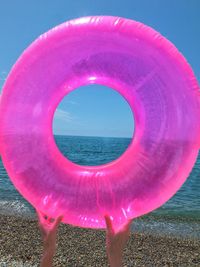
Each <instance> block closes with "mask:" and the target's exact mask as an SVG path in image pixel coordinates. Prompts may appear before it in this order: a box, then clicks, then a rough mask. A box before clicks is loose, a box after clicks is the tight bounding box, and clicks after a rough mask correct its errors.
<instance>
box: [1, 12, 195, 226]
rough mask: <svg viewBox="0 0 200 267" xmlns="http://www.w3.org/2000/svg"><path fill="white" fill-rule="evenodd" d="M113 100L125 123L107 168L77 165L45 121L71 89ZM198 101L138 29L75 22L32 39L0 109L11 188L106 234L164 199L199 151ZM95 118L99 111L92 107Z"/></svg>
mask: <svg viewBox="0 0 200 267" xmlns="http://www.w3.org/2000/svg"><path fill="white" fill-rule="evenodd" d="M93 83H96V84H101V85H105V86H109V87H111V88H113V89H114V90H116V91H118V92H119V93H120V94H121V95H122V96H123V97H124V98H125V99H126V101H127V102H128V103H129V105H130V107H131V110H132V112H133V115H134V119H135V131H134V136H133V138H132V142H131V144H130V146H129V147H128V149H127V150H126V151H125V153H124V154H123V155H122V156H121V157H120V158H118V159H117V160H115V161H113V162H111V163H109V164H105V165H101V166H92V167H91V166H79V165H76V164H74V163H72V162H71V161H69V160H68V159H67V158H65V157H64V156H63V155H62V154H61V152H60V151H59V149H58V147H57V146H56V143H55V140H54V137H53V133H52V119H53V116H54V112H55V110H56V108H57V106H58V104H59V103H60V101H61V100H62V99H63V97H64V96H66V95H67V94H68V93H69V92H71V91H72V90H74V89H76V88H78V87H80V86H82V85H88V84H93ZM199 99H200V93H199V86H198V83H197V80H196V78H195V76H194V74H193V71H192V69H191V68H190V66H189V64H188V63H187V62H186V60H185V59H184V57H183V56H182V55H181V54H180V52H178V50H177V49H176V48H175V46H174V45H173V44H172V43H170V42H169V41H168V40H167V39H165V38H164V37H162V36H161V35H160V34H159V33H158V32H156V31H155V30H153V29H152V28H150V27H147V26H145V25H143V24H141V23H139V22H135V21H132V20H128V19H124V18H118V17H107V16H105V17H104V16H99V17H84V18H80V19H75V20H72V21H69V22H66V23H63V24H61V25H59V26H57V27H55V28H53V29H52V30H50V31H48V32H47V33H44V34H43V35H41V36H40V37H39V38H38V39H37V40H36V41H34V42H33V44H31V45H30V47H28V48H27V49H26V50H25V51H24V53H23V54H22V56H21V57H20V58H19V59H18V61H17V62H16V64H15V65H14V67H13V68H12V70H11V72H10V74H9V76H8V78H7V80H6V83H5V85H4V88H3V92H2V96H1V104H0V144H1V145H0V152H1V157H2V160H3V163H4V166H5V168H6V170H7V172H8V175H9V177H10V179H11V180H12V182H13V184H14V185H15V187H16V188H17V189H18V191H19V192H20V193H21V194H22V195H23V197H24V198H25V199H27V200H28V201H29V202H30V203H31V204H32V205H33V206H34V207H35V208H36V209H37V210H39V211H41V212H43V213H45V214H47V215H48V216H51V217H56V216H59V215H61V214H62V215H64V218H63V222H65V223H69V224H73V225H76V226H81V227H91V228H104V227H105V220H104V215H105V214H109V215H110V216H111V218H112V220H113V225H114V227H115V228H117V227H119V226H120V225H121V224H123V223H125V222H126V221H127V220H129V219H131V218H136V217H138V216H141V215H143V214H146V213H148V212H150V211H152V210H154V209H156V208H158V207H160V206H161V205H163V204H164V203H165V202H166V201H167V200H168V199H170V198H171V197H172V196H173V195H174V194H175V193H176V192H177V190H178V189H179V188H180V187H181V185H182V184H183V183H184V181H185V180H186V178H187V177H188V176H189V173H190V171H191V170H192V167H193V165H194V163H195V161H196V158H197V155H198V151H199V148H200V124H199V119H200V100H199ZM102 109H103V107H102Z"/></svg>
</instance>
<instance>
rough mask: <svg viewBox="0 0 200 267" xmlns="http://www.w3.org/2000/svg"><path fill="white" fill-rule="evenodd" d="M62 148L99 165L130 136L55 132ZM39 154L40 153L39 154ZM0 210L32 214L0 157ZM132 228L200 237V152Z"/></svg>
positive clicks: (122, 147) (79, 160)
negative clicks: (178, 183) (169, 194)
mask: <svg viewBox="0 0 200 267" xmlns="http://www.w3.org/2000/svg"><path fill="white" fill-rule="evenodd" d="M55 140H56V143H57V145H58V147H59V149H60V150H61V152H62V153H63V154H64V155H65V156H66V157H68V158H69V159H70V160H71V161H73V162H75V163H77V164H80V165H100V164H104V163H107V162H110V161H112V160H114V159H116V158H118V157H119V156H120V155H121V154H122V153H123V152H124V151H125V150H126V148H127V147H128V145H129V143H130V141H131V139H130V138H110V137H80V136H55ZM38 156H39V155H38ZM0 214H13V215H15V216H22V217H24V216H34V214H35V212H34V210H33V208H32V207H31V206H30V205H29V203H28V202H27V201H26V200H24V199H23V198H22V196H21V195H20V194H19V193H18V192H17V191H16V190H15V188H14V186H13V185H12V183H11V181H10V180H9V178H8V176H7V174H6V171H5V169H4V167H3V164H2V161H1V160H0ZM132 228H133V231H140V232H150V233H154V234H161V235H169V234H170V235H176V236H181V237H191V238H198V239H200V155H199V157H198V159H197V162H196V164H195V166H194V167H193V170H192V172H191V174H190V177H189V178H188V179H187V181H186V182H185V184H184V185H183V186H182V187H181V189H180V190H179V191H178V192H177V194H176V195H175V196H174V197H173V198H172V199H170V200H169V201H168V202H167V203H166V204H165V205H164V206H162V207H161V208H159V209H158V210H156V211H154V212H152V213H151V214H148V215H146V216H144V217H142V218H139V219H136V220H135V223H133V227H132Z"/></svg>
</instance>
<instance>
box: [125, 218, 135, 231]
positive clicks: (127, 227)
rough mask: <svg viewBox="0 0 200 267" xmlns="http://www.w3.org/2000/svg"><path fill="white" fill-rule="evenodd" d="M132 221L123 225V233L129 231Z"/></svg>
mask: <svg viewBox="0 0 200 267" xmlns="http://www.w3.org/2000/svg"><path fill="white" fill-rule="evenodd" d="M132 221H133V220H129V221H128V223H127V224H125V226H124V227H123V231H125V232H128V231H130V227H131V224H132Z"/></svg>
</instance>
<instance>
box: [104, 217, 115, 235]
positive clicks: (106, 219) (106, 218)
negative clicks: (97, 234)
mask: <svg viewBox="0 0 200 267" xmlns="http://www.w3.org/2000/svg"><path fill="white" fill-rule="evenodd" d="M104 218H105V221H106V227H107V230H108V232H109V233H111V234H112V233H114V229H113V225H112V221H111V219H110V217H109V216H108V215H105V217H104Z"/></svg>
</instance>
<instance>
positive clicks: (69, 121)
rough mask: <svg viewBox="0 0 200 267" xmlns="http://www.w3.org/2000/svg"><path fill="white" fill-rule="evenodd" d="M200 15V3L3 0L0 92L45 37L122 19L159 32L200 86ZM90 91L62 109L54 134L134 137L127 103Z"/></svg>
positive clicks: (109, 93)
mask: <svg viewBox="0 0 200 267" xmlns="http://www.w3.org/2000/svg"><path fill="white" fill-rule="evenodd" d="M199 14H200V1H199V0H151V1H150V0H138V1H135V0H123V1H121V0H120V1H119V0H116V1H114V0H84V1H83V0H77V1H76V0H73V1H72V0H70V1H69V0H59V1H55V0H54V1H52V0H43V1H39V0H35V1H33V0H32V1H27V0H17V1H13V0H6V1H1V2H0V34H1V41H0V88H1V87H2V85H3V82H4V80H5V78H6V76H7V74H8V73H9V71H10V68H11V67H12V65H13V64H14V63H15V61H16V60H17V58H18V57H19V56H20V54H21V53H22V51H23V50H24V49H25V48H26V47H27V46H28V45H29V44H30V43H31V42H32V41H33V40H35V39H36V38H37V37H38V36H39V35H40V34H41V33H43V32H45V31H47V30H49V29H50V28H52V27H54V26H56V25H58V24H60V23H62V22H64V21H67V20H70V19H73V18H77V17H82V16H88V15H113V16H121V17H126V18H130V19H134V20H138V21H140V22H143V23H145V24H147V25H149V26H151V27H153V28H154V29H156V30H157V31H159V32H160V33H161V34H162V35H164V36H165V37H167V38H168V39H169V40H170V41H172V42H173V43H174V44H175V45H176V47H177V48H178V49H179V50H180V51H181V52H182V53H183V55H184V56H185V57H186V59H187V60H188V62H189V63H190V65H191V66H192V68H193V70H194V72H195V74H196V77H197V79H198V80H199V81H200V16H199ZM84 89H85V90H80V89H78V90H75V91H74V92H72V93H71V94H70V95H69V96H67V97H65V98H64V100H63V101H62V103H61V104H60V105H59V107H58V110H57V111H56V114H55V120H54V126H53V128H54V132H55V133H57V134H70V135H94V136H126V137H130V136H131V135H132V133H133V128H134V126H133V118H132V113H131V111H130V108H129V106H128V104H127V103H126V102H125V100H124V99H122V97H121V96H119V95H118V93H116V92H115V91H113V90H109V89H106V88H103V87H100V86H97V85H94V86H89V87H87V88H84ZM100 89H101V90H100ZM102 106H103V108H102Z"/></svg>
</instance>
